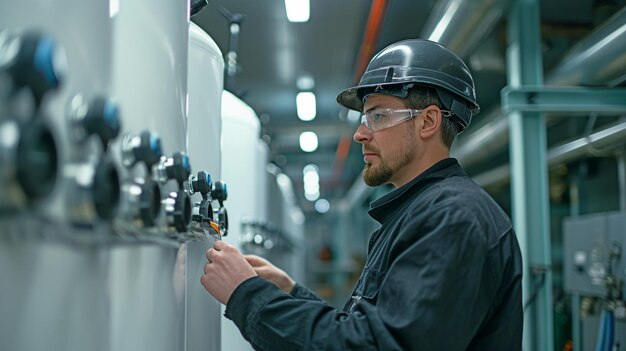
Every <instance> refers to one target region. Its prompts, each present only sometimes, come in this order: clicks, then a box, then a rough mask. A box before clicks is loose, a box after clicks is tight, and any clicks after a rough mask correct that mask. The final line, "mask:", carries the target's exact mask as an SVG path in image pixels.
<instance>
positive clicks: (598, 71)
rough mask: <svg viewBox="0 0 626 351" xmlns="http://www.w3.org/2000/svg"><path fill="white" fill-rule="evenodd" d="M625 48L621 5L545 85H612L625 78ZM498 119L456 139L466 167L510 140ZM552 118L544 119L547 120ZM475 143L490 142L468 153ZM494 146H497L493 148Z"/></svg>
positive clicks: (504, 123)
mask: <svg viewBox="0 0 626 351" xmlns="http://www.w3.org/2000/svg"><path fill="white" fill-rule="evenodd" d="M624 47H626V7H624V8H622V9H621V10H620V11H619V12H617V13H616V14H615V15H614V16H613V17H611V18H609V19H608V20H607V21H606V22H605V23H604V24H603V25H602V26H600V27H599V28H598V29H596V30H595V31H593V32H592V33H591V34H589V35H588V36H587V37H585V38H584V39H583V40H581V41H580V42H579V43H578V44H577V45H576V46H575V47H573V48H572V49H571V50H570V51H569V52H568V53H567V54H566V55H565V57H564V58H563V59H562V60H561V62H560V63H559V64H558V65H557V66H556V68H555V69H554V70H553V71H552V72H551V73H550V74H549V75H548V77H547V79H546V81H545V85H596V86H598V85H603V86H606V85H608V86H612V85H615V84H617V83H619V82H621V81H624V80H626V65H624V63H623V61H624V50H623V48H624ZM492 118H493V120H494V121H498V123H497V124H494V125H493V126H492V127H490V128H491V129H492V131H493V132H492V133H490V134H486V133H482V132H481V130H477V131H475V132H473V133H471V134H469V135H467V136H465V135H462V137H461V138H459V140H458V142H457V145H458V147H457V148H456V151H455V153H454V156H455V157H458V158H459V159H460V160H462V164H463V166H465V167H467V166H470V165H472V164H476V163H479V162H481V161H483V160H485V159H487V158H489V157H490V156H491V155H493V152H495V151H497V150H501V147H504V146H505V145H507V144H508V141H509V133H508V130H509V121H508V118H506V116H504V115H500V116H495V117H492ZM550 121H554V118H546V122H550ZM475 145H492V147H489V148H486V147H485V148H484V150H483V152H481V153H480V154H477V155H475V156H469V155H470V154H471V153H472V152H474V151H476V147H475ZM493 145H497V147H498V148H494V147H493Z"/></svg>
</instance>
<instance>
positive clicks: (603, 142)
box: [473, 119, 626, 186]
mask: <svg viewBox="0 0 626 351" xmlns="http://www.w3.org/2000/svg"><path fill="white" fill-rule="evenodd" d="M624 140H626V120H624V119H621V120H619V121H618V122H616V123H614V124H611V125H610V126H608V127H607V128H604V129H602V130H599V131H597V132H595V133H593V134H590V135H589V136H584V137H581V138H578V139H576V140H572V141H569V142H566V143H564V144H561V145H559V146H555V147H553V148H552V149H550V150H549V151H548V157H547V159H548V166H550V167H552V166H555V165H558V164H563V163H566V162H570V161H573V160H576V159H579V158H581V157H584V156H588V155H594V154H596V153H598V152H600V150H601V151H604V150H606V149H610V148H611V147H615V146H617V145H619V144H620V143H624ZM510 176H511V167H510V166H509V164H505V165H502V166H500V167H497V168H494V169H492V170H490V171H488V172H485V173H482V174H480V175H478V176H476V177H473V179H474V181H475V182H476V183H478V184H479V185H480V186H488V185H499V184H504V183H506V181H508V179H509V177H510Z"/></svg>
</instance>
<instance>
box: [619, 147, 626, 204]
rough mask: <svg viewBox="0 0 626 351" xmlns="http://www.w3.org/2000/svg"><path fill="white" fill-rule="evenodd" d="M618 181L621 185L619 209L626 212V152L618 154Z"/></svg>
mask: <svg viewBox="0 0 626 351" xmlns="http://www.w3.org/2000/svg"><path fill="white" fill-rule="evenodd" d="M617 182H618V185H619V209H620V211H625V212H626V152H622V153H620V154H618V156H617Z"/></svg>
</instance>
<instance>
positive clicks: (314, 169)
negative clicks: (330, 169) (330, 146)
mask: <svg viewBox="0 0 626 351" xmlns="http://www.w3.org/2000/svg"><path fill="white" fill-rule="evenodd" d="M309 172H315V173H319V168H318V167H317V165H316V164H314V163H309V164H308V165H306V166H304V168H302V175H306V174H307V173H309Z"/></svg>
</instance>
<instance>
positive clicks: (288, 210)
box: [266, 164, 306, 282]
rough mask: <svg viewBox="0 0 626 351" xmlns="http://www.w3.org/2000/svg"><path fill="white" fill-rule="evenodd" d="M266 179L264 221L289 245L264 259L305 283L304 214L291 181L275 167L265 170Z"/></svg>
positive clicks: (268, 167) (271, 165) (270, 252)
mask: <svg viewBox="0 0 626 351" xmlns="http://www.w3.org/2000/svg"><path fill="white" fill-rule="evenodd" d="M266 172H267V174H268V178H267V183H266V184H267V188H268V192H269V193H268V197H267V203H266V207H267V218H268V221H270V222H272V223H274V224H275V225H276V226H277V227H278V228H279V230H280V232H281V236H282V237H284V239H285V240H287V241H288V242H289V243H291V246H290V247H289V248H288V249H287V250H280V251H276V250H270V251H269V252H268V254H267V258H268V259H269V260H270V261H272V263H274V264H275V265H277V266H279V267H280V268H282V269H284V270H285V271H286V272H287V273H288V274H289V275H290V276H292V278H294V280H296V281H298V282H304V267H305V263H306V262H305V251H304V246H303V242H304V220H305V218H304V214H303V213H302V210H301V209H300V207H299V206H298V205H297V202H296V196H295V193H294V187H293V183H292V182H291V179H290V178H289V177H288V176H287V175H286V174H284V173H283V172H282V170H281V169H280V168H279V167H277V166H275V165H274V164H268V166H267V168H266Z"/></svg>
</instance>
